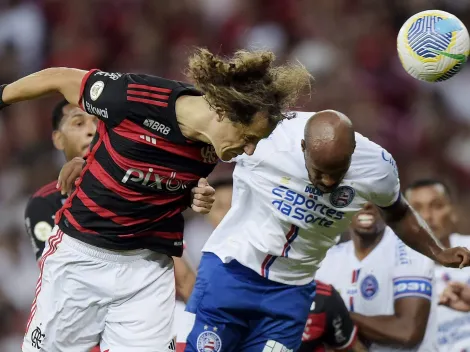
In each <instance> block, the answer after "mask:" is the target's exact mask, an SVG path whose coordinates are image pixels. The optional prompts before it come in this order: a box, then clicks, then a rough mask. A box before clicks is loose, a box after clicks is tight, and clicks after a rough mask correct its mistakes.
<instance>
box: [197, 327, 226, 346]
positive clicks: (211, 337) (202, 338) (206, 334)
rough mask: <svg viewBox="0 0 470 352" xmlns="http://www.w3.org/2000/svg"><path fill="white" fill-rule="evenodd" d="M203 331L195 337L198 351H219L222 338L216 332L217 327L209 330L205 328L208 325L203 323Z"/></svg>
mask: <svg viewBox="0 0 470 352" xmlns="http://www.w3.org/2000/svg"><path fill="white" fill-rule="evenodd" d="M204 329H205V330H206V331H203V332H202V333H200V334H199V336H198V337H197V342H196V346H197V350H198V351H199V352H219V351H220V350H221V349H222V340H221V339H220V337H219V335H218V334H217V328H216V327H214V328H213V329H212V331H211V330H207V329H208V326H207V325H205V326H204Z"/></svg>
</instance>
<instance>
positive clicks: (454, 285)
mask: <svg viewBox="0 0 470 352" xmlns="http://www.w3.org/2000/svg"><path fill="white" fill-rule="evenodd" d="M465 286H466V284H464V283H463V282H458V281H451V282H449V284H448V285H447V288H446V290H447V289H450V290H452V291H453V292H455V293H460V292H462V290H463V289H464V288H465Z"/></svg>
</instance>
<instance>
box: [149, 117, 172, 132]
mask: <svg viewBox="0 0 470 352" xmlns="http://www.w3.org/2000/svg"><path fill="white" fill-rule="evenodd" d="M144 126H145V127H148V128H151V129H152V130H154V131H155V132H158V133H161V134H164V135H165V136H166V135H168V133H170V131H171V128H170V127H167V126H165V125H164V124H163V123H160V122H158V121H154V120H152V119H145V121H144Z"/></svg>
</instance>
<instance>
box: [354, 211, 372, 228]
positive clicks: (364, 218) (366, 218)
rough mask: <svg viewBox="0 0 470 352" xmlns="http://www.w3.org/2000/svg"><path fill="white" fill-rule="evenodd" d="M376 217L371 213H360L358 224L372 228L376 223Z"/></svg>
mask: <svg viewBox="0 0 470 352" xmlns="http://www.w3.org/2000/svg"><path fill="white" fill-rule="evenodd" d="M374 222H375V217H374V216H373V215H370V214H359V215H358V216H357V224H358V225H359V226H360V227H363V228H370V227H372V225H374Z"/></svg>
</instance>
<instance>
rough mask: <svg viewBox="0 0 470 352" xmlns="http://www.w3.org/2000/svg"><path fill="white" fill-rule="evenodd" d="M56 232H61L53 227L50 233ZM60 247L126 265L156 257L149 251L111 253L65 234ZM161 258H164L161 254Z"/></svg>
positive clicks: (135, 250) (136, 250)
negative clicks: (63, 246) (152, 256)
mask: <svg viewBox="0 0 470 352" xmlns="http://www.w3.org/2000/svg"><path fill="white" fill-rule="evenodd" d="M57 231H61V232H62V230H60V229H59V227H57V226H56V227H54V229H53V231H52V233H53V234H56V233H57ZM61 245H65V246H67V247H69V248H72V249H74V250H76V251H77V252H80V253H83V254H85V255H88V256H90V257H94V258H98V259H101V260H106V261H110V262H117V263H128V262H133V261H136V260H139V259H144V258H148V257H149V256H150V255H158V253H156V252H154V251H151V250H150V249H133V250H128V251H112V250H109V249H104V248H99V247H96V246H93V245H91V244H88V243H85V242H82V241H79V240H77V239H75V238H73V237H70V236H69V235H67V234H66V233H65V232H64V233H63V236H62V241H61ZM162 256H164V255H163V254H162Z"/></svg>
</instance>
